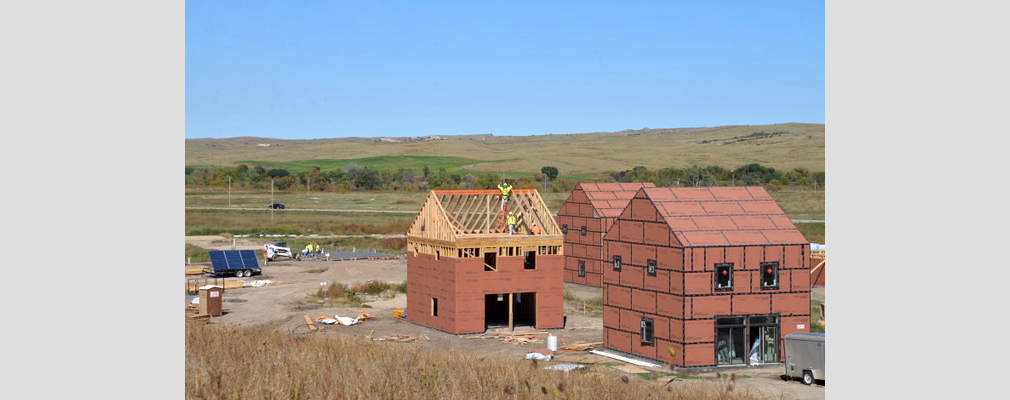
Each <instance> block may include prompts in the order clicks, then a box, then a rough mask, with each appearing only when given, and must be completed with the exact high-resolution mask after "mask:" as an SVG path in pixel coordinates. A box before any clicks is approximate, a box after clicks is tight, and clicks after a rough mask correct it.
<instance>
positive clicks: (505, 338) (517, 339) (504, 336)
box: [466, 331, 550, 346]
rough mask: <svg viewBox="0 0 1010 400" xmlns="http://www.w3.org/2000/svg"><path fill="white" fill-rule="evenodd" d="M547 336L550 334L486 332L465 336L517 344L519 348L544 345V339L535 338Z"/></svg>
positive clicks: (540, 332)
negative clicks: (538, 344) (529, 345)
mask: <svg viewBox="0 0 1010 400" xmlns="http://www.w3.org/2000/svg"><path fill="white" fill-rule="evenodd" d="M548 334H550V332H547V331H529V332H488V333H484V334H480V335H477V336H466V338H467V339H498V341H499V342H502V343H510V344H519V345H520V346H525V345H527V344H536V343H544V339H543V338H540V337H537V336H536V335H548Z"/></svg>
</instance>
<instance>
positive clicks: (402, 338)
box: [372, 335, 417, 343]
mask: <svg viewBox="0 0 1010 400" xmlns="http://www.w3.org/2000/svg"><path fill="white" fill-rule="evenodd" d="M415 340H417V339H416V338H415V337H413V336H410V335H386V336H379V337H375V338H372V341H375V342H403V343H410V342H413V341H415Z"/></svg>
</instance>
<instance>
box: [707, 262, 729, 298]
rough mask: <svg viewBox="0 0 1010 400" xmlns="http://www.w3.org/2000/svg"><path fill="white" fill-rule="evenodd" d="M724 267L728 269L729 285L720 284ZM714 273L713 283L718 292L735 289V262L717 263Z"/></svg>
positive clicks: (727, 278)
mask: <svg viewBox="0 0 1010 400" xmlns="http://www.w3.org/2000/svg"><path fill="white" fill-rule="evenodd" d="M724 269H725V270H727V271H728V274H727V275H726V280H727V285H726V286H720V285H719V281H720V280H721V278H720V275H721V271H723V270H724ZM712 273H713V277H714V278H715V279H714V280H713V284H714V288H715V291H716V292H728V291H732V290H733V263H717V264H715V270H713V271H712Z"/></svg>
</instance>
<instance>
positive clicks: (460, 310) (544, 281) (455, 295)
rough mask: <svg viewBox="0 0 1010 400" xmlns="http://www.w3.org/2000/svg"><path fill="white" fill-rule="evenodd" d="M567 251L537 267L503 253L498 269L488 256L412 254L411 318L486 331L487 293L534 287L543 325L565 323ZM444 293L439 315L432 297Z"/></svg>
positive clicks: (409, 265) (543, 258)
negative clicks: (491, 267) (489, 265)
mask: <svg viewBox="0 0 1010 400" xmlns="http://www.w3.org/2000/svg"><path fill="white" fill-rule="evenodd" d="M563 261H564V259H563V256H561V255H538V256H537V260H536V269H534V270H527V269H523V257H522V256H513V257H498V265H497V267H498V268H497V271H484V260H483V258H479V257H475V258H450V257H441V259H439V260H436V259H435V257H434V256H432V255H428V254H423V253H420V254H417V255H416V256H415V255H414V253H411V254H410V255H409V256H408V258H407V282H408V285H407V309H408V312H407V320H408V321H410V322H414V323H417V324H420V325H424V326H428V327H431V328H434V329H438V330H441V331H445V332H451V333H455V334H463V333H477V332H484V331H485V321H484V313H485V308H484V302H485V298H484V296H485V295H487V294H498V293H506V294H507V293H527V292H534V293H536V296H537V300H536V301H537V303H536V305H537V311H536V313H537V315H536V320H537V323H536V328H537V329H554V328H563V327H564V282H563V280H562V269H563ZM432 297H435V298H438V316H437V317H435V316H432V315H431V298H432Z"/></svg>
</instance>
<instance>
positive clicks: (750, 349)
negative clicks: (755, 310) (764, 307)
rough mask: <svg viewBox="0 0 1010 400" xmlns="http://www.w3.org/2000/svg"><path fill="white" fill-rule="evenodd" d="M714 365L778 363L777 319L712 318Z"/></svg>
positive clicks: (763, 317) (748, 317)
mask: <svg viewBox="0 0 1010 400" xmlns="http://www.w3.org/2000/svg"><path fill="white" fill-rule="evenodd" d="M715 331H716V338H715V343H716V345H715V359H716V365H742V364H745V365H754V364H763V363H777V362H778V361H779V345H778V343H779V318H778V316H774V315H754V316H740V317H720V318H716V319H715Z"/></svg>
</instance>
